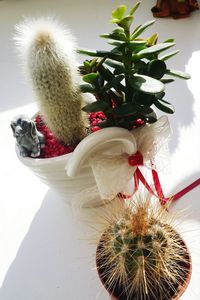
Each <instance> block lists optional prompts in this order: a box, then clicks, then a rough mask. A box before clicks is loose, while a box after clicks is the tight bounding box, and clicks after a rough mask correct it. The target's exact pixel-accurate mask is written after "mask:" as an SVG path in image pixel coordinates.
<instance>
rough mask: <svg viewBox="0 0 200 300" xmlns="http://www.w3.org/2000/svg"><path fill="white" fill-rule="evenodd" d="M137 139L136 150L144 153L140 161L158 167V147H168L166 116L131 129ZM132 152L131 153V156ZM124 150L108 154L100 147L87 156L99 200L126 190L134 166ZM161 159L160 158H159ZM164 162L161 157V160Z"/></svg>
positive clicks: (168, 126)
mask: <svg viewBox="0 0 200 300" xmlns="http://www.w3.org/2000/svg"><path fill="white" fill-rule="evenodd" d="M131 134H132V135H133V136H134V138H135V140H136V145H137V149H136V151H135V153H136V152H137V151H139V153H141V154H142V156H143V164H144V166H146V167H152V162H153V164H155V165H156V167H157V166H159V168H161V166H160V165H161V164H160V162H159V156H161V157H162V155H160V153H161V152H163V151H161V149H162V150H163V149H165V150H166V149H167V148H168V139H169V137H170V135H171V129H170V125H169V121H168V118H167V117H166V116H162V117H161V118H159V120H158V121H157V122H155V123H153V124H150V125H145V126H143V127H140V128H138V129H134V130H133V131H131ZM135 153H132V154H133V155H134V154H135ZM129 157H130V154H127V153H122V152H121V153H120V152H118V153H112V154H111V153H109V152H108V151H105V152H104V150H103V149H101V150H99V151H96V152H95V153H93V154H92V155H91V157H90V158H89V164H90V166H91V168H92V171H93V173H94V177H95V180H96V184H97V187H98V190H99V193H100V196H101V198H102V199H107V200H111V199H113V198H114V197H115V196H116V195H117V194H118V193H120V192H124V193H126V192H128V191H129V190H130V189H129V188H128V182H130V179H131V178H132V177H133V174H134V172H135V170H136V168H137V163H136V165H135V166H134V165H130V164H129V161H128V158H129ZM160 161H161V160H160ZM162 161H163V159H162Z"/></svg>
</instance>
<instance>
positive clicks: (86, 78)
mask: <svg viewBox="0 0 200 300" xmlns="http://www.w3.org/2000/svg"><path fill="white" fill-rule="evenodd" d="M98 76H99V75H98V74H97V73H90V74H86V75H84V76H83V77H82V79H83V81H85V82H88V83H91V84H92V83H95V82H96V81H97V79H98Z"/></svg>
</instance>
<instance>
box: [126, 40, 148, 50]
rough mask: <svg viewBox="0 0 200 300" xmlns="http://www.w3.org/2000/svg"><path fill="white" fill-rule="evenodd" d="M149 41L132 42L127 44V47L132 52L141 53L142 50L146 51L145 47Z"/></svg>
mask: <svg viewBox="0 0 200 300" xmlns="http://www.w3.org/2000/svg"><path fill="white" fill-rule="evenodd" d="M146 44H147V41H131V42H129V43H127V47H128V48H129V49H130V50H132V51H136V50H137V51H140V50H142V49H144V47H145V46H146Z"/></svg>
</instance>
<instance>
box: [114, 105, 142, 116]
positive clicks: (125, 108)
mask: <svg viewBox="0 0 200 300" xmlns="http://www.w3.org/2000/svg"><path fill="white" fill-rule="evenodd" d="M136 112H137V107H136V105H135V104H133V103H124V104H122V105H121V106H119V107H116V108H113V109H112V113H113V114H115V115H117V116H121V117H122V116H129V115H132V114H135V113H136Z"/></svg>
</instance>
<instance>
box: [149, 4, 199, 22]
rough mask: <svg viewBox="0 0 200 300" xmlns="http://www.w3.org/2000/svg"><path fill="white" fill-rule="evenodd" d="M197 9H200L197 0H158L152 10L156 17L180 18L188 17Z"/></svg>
mask: <svg viewBox="0 0 200 300" xmlns="http://www.w3.org/2000/svg"><path fill="white" fill-rule="evenodd" d="M196 9H199V5H198V2H197V0H185V1H184V0H157V3H156V6H154V7H153V8H152V9H151V11H152V13H153V16H154V17H156V18H164V17H173V18H174V19H180V18H186V17H188V16H189V15H190V13H191V12H192V11H194V10H196Z"/></svg>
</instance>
